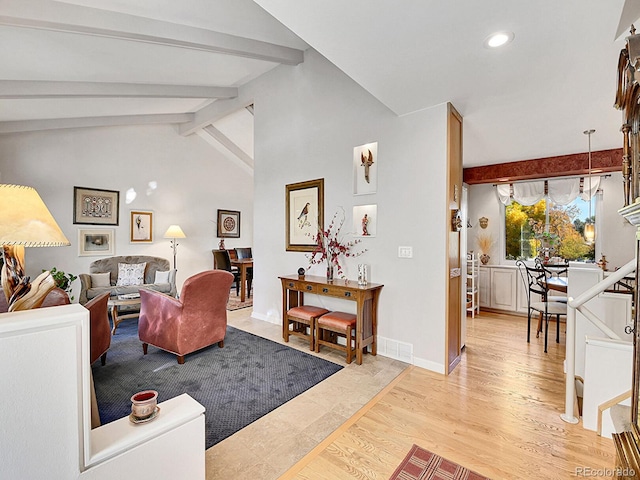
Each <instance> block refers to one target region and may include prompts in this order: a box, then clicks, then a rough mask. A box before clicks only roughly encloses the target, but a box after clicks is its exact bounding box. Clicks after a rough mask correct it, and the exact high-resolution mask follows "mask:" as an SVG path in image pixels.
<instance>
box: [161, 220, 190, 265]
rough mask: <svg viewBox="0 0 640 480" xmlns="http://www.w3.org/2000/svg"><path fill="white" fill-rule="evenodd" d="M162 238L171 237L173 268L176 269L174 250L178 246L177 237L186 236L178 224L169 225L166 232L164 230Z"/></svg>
mask: <svg viewBox="0 0 640 480" xmlns="http://www.w3.org/2000/svg"><path fill="white" fill-rule="evenodd" d="M164 238H170V239H171V248H173V269H174V270H176V250H177V247H178V242H177V241H176V239H178V238H187V236H186V235H185V234H184V232H183V231H182V229H181V228H180V226H179V225H170V226H169V228H168V229H167V231H166V232H164Z"/></svg>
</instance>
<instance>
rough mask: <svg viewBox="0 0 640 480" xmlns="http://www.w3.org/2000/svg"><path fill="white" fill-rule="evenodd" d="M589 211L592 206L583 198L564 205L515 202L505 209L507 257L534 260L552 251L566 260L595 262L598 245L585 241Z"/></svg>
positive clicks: (593, 217) (547, 202) (593, 219)
mask: <svg viewBox="0 0 640 480" xmlns="http://www.w3.org/2000/svg"><path fill="white" fill-rule="evenodd" d="M591 201H592V202H594V201H595V197H594V198H592V199H591ZM591 211H595V208H594V207H593V205H592V209H591ZM588 212H589V203H588V202H586V201H584V200H582V199H580V198H576V199H575V200H574V201H573V202H572V203H570V204H568V205H564V206H561V205H555V204H553V203H552V202H550V201H548V200H547V199H542V200H540V201H539V202H538V203H536V204H535V205H531V206H525V205H521V204H519V203H518V202H516V201H513V202H512V203H511V204H510V205H507V207H506V208H505V247H506V251H505V258H506V259H507V260H516V259H519V258H522V259H528V260H531V259H533V258H535V257H537V256H544V254H547V253H549V252H551V253H552V256H557V257H562V258H564V259H565V260H583V261H588V260H594V259H595V244H593V243H592V244H589V243H587V242H586V241H585V239H584V225H585V223H586V221H587V220H588ZM591 220H592V221H593V222H594V223H595V215H594V216H592V217H591Z"/></svg>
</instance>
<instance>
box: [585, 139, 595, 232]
mask: <svg viewBox="0 0 640 480" xmlns="http://www.w3.org/2000/svg"><path fill="white" fill-rule="evenodd" d="M594 132H595V130H594V129H591V130H585V131H584V132H583V133H584V134H585V135H587V136H588V137H589V217H588V218H587V221H586V223H585V224H584V239H585V240H586V241H587V243H593V241H594V240H595V239H596V226H595V225H594V224H593V220H592V217H591V200H592V196H591V134H592V133H594Z"/></svg>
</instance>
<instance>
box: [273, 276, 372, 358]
mask: <svg viewBox="0 0 640 480" xmlns="http://www.w3.org/2000/svg"><path fill="white" fill-rule="evenodd" d="M278 278H279V279H280V281H281V282H282V312H283V314H284V312H286V311H287V310H289V309H290V308H293V307H299V306H301V305H304V294H305V293H312V294H315V295H322V296H326V297H334V298H342V299H344V300H350V301H352V302H356V315H357V320H356V363H357V364H358V365H361V364H362V352H363V351H364V350H365V349H366V348H367V347H368V346H369V345H371V354H372V355H376V353H377V348H376V336H377V330H378V298H379V297H380V291H381V290H382V287H383V286H384V285H382V284H379V283H368V284H367V285H364V286H360V285H358V282H356V281H354V280H341V279H339V280H333V281H332V282H328V281H327V279H326V278H325V277H319V276H312V275H305V276H304V277H301V278H299V277H298V275H287V276H283V277H278ZM282 328H283V335H284V329H285V328H287V325H286V322H283V326H282Z"/></svg>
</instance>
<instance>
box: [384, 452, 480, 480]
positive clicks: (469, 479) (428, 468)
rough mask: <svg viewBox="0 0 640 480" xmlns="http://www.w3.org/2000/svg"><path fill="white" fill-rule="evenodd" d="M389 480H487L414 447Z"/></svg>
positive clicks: (438, 456)
mask: <svg viewBox="0 0 640 480" xmlns="http://www.w3.org/2000/svg"><path fill="white" fill-rule="evenodd" d="M389 480H489V479H488V477H483V476H482V475H479V474H477V473H476V472H472V471H471V470H469V469H468V468H465V467H463V466H461V465H458V464H457V463H454V462H451V461H449V460H447V459H446V458H442V457H441V456H440V455H436V454H435V453H431V452H429V451H427V450H424V449H422V448H420V447H419V446H417V445H414V446H413V447H411V450H410V451H409V453H408V454H407V456H406V457H405V458H404V460H403V461H402V463H401V464H400V465H399V466H398V468H397V469H396V471H395V472H393V475H391V477H390V478H389Z"/></svg>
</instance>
